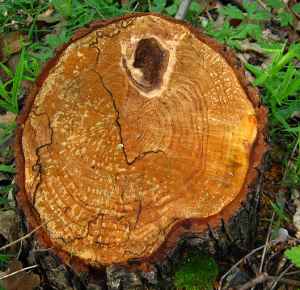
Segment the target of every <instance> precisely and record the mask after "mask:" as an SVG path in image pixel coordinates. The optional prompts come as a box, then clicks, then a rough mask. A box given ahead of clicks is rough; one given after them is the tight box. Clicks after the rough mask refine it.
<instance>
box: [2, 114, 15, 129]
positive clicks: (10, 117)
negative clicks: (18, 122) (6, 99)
mask: <svg viewBox="0 0 300 290" xmlns="http://www.w3.org/2000/svg"><path fill="white" fill-rule="evenodd" d="M15 119H16V114H14V113H11V112H6V113H5V114H3V115H2V114H0V123H1V124H3V123H4V124H9V123H12V122H14V121H15ZM0 134H1V129H0Z"/></svg>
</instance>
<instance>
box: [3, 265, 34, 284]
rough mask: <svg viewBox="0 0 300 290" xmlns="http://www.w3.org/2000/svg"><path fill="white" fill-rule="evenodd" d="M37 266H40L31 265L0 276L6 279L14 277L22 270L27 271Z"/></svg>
mask: <svg viewBox="0 0 300 290" xmlns="http://www.w3.org/2000/svg"><path fill="white" fill-rule="evenodd" d="M37 267H38V265H33V266H29V267H25V268H22V269H20V270H18V271H15V272H13V273H9V274H6V275H3V276H0V280H4V279H6V278H9V277H12V276H14V275H16V274H19V273H21V272H24V271H26V270H31V269H34V268H37Z"/></svg>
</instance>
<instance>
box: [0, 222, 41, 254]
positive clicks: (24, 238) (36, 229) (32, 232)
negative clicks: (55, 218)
mask: <svg viewBox="0 0 300 290" xmlns="http://www.w3.org/2000/svg"><path fill="white" fill-rule="evenodd" d="M42 226H43V225H39V226H38V227H37V228H35V229H34V230H32V231H31V232H29V233H28V234H26V235H24V236H23V237H21V238H19V239H17V240H15V241H13V242H11V243H9V244H7V245H5V246H3V247H1V248H0V251H4V250H6V249H7V248H9V247H11V246H13V245H15V244H17V243H20V242H21V241H23V240H26V239H28V238H29V237H30V236H31V235H32V234H34V233H35V232H36V231H38V230H39V229H40V228H41V227H42Z"/></svg>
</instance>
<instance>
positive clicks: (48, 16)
mask: <svg viewBox="0 0 300 290" xmlns="http://www.w3.org/2000/svg"><path fill="white" fill-rule="evenodd" d="M54 12H55V10H54V8H53V7H52V6H50V7H49V8H48V9H47V10H46V11H45V12H44V13H42V14H40V15H38V17H37V21H41V22H46V23H55V22H58V21H60V20H61V16H60V15H59V14H55V13H54Z"/></svg>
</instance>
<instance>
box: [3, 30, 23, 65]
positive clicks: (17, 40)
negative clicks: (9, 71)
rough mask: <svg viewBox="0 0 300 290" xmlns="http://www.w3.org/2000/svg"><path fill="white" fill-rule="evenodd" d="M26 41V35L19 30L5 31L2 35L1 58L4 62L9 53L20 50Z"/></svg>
mask: <svg viewBox="0 0 300 290" xmlns="http://www.w3.org/2000/svg"><path fill="white" fill-rule="evenodd" d="M27 42H28V37H27V36H26V35H23V34H22V33H20V32H19V31H13V32H9V33H6V34H4V35H3V36H2V45H3V46H2V59H3V62H6V61H7V60H8V58H9V56H10V55H12V54H15V53H17V52H19V51H21V49H22V47H23V46H24V45H26V43H27Z"/></svg>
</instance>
